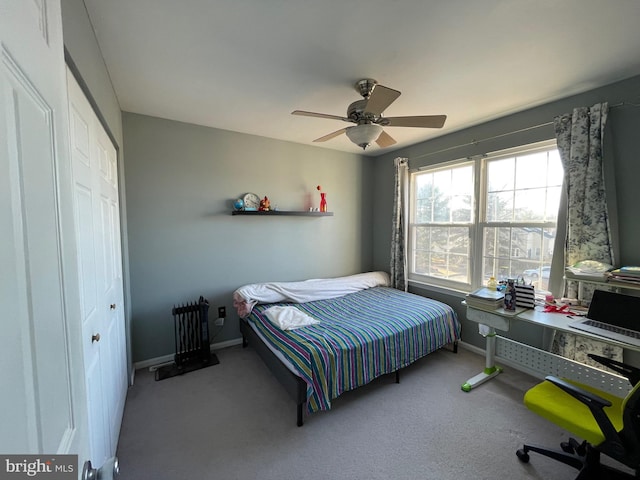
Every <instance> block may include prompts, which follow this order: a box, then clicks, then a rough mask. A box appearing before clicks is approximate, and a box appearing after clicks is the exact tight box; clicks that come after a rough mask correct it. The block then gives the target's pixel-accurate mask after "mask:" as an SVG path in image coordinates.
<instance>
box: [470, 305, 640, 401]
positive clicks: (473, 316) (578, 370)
mask: <svg viewBox="0 0 640 480" xmlns="http://www.w3.org/2000/svg"><path fill="white" fill-rule="evenodd" d="M467 319H468V320H470V321H472V322H476V323H479V324H482V325H485V326H486V328H487V335H486V339H487V344H486V350H485V356H486V359H485V360H486V362H485V369H484V370H483V371H482V372H481V373H479V374H478V375H475V376H474V377H472V378H470V379H469V380H467V381H466V382H465V383H463V384H462V387H461V388H462V390H463V391H465V392H469V391H471V390H472V389H473V388H475V387H477V386H478V385H480V384H482V383H484V382H486V381H487V380H489V379H491V378H493V377H495V376H496V375H498V374H500V373H501V372H502V368H500V367H498V366H496V365H495V356H496V339H497V334H496V329H498V330H502V331H505V332H506V331H509V329H510V327H511V323H512V322H521V321H523V322H528V323H532V324H535V325H539V326H541V327H544V330H543V332H544V333H543V335H544V337H543V344H544V347H545V350H541V349H537V348H535V347H531V346H528V345H524V344H521V343H518V342H515V341H513V340H509V339H506V338H505V339H503V340H504V341H505V342H506V343H507V344H508V345H509V348H512V349H528V350H527V355H526V356H527V358H529V357H535V359H536V360H535V361H536V363H541V364H542V365H543V368H548V369H549V370H551V371H548V372H544V373H543V374H550V375H556V376H564V377H567V378H570V379H572V380H576V381H580V382H582V383H587V384H590V383H593V382H594V381H596V382H597V383H598V385H597V386H598V387H599V388H602V387H603V385H602V384H603V383H607V384H610V385H609V387H608V388H606V390H608V391H610V392H611V393H614V394H616V395H620V393H621V391H622V392H623V393H624V391H625V390H627V391H628V390H629V387H630V386H629V385H628V381H627V380H626V379H625V378H624V377H622V376H619V375H615V374H609V373H607V372H604V371H602V370H600V369H597V368H593V367H590V366H588V365H583V364H580V363H578V362H575V361H573V360H569V359H566V358H563V357H559V356H558V355H554V354H552V353H550V352H549V350H550V348H551V342H552V341H553V336H554V334H555V332H556V331H561V332H569V333H574V334H578V335H581V336H584V337H588V338H592V339H595V340H599V341H601V342H606V343H609V344H612V345H617V346H620V347H623V348H625V349H629V350H636V351H640V348H639V347H636V346H634V345H630V344H627V343H623V342H619V341H617V340H612V339H608V338H604V337H601V336H599V335H594V334H592V333H589V332H583V331H578V330H576V329H574V328H571V327H570V326H569V324H570V323H571V322H573V321H574V320H575V318H571V317H570V316H568V315H566V314H564V313H547V312H544V311H543V310H542V309H541V308H540V307H536V308H535V309H523V308H519V309H517V310H516V311H515V312H509V311H506V310H504V309H502V308H500V309H497V310H491V311H487V310H480V309H478V308H473V307H470V306H467ZM500 338H502V337H500ZM524 366H525V367H526V366H527V365H524ZM541 373H542V372H541ZM585 378H586V379H587V381H585ZM594 386H596V385H594ZM623 396H624V395H623Z"/></svg>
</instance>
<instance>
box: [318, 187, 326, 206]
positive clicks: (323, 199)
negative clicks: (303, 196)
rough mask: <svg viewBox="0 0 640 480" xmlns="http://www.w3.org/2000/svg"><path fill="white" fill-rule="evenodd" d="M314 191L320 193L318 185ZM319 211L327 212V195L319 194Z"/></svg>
mask: <svg viewBox="0 0 640 480" xmlns="http://www.w3.org/2000/svg"><path fill="white" fill-rule="evenodd" d="M316 189H317V190H318V191H319V192H320V190H322V187H321V186H320V185H318V186H317V187H316ZM320 211H321V212H326V211H327V194H326V193H324V192H320Z"/></svg>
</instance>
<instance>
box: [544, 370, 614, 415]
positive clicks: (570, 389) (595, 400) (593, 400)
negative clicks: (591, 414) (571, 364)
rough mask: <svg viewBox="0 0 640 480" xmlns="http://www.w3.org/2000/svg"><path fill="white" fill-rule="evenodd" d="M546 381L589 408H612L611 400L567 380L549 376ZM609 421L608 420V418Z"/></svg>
mask: <svg viewBox="0 0 640 480" xmlns="http://www.w3.org/2000/svg"><path fill="white" fill-rule="evenodd" d="M545 380H547V381H548V382H551V383H553V384H554V385H556V386H557V387H559V388H561V389H562V390H564V391H565V392H567V393H568V394H569V395H571V396H572V397H574V398H575V399H576V400H580V401H581V402H582V403H584V404H585V405H586V406H587V407H590V406H591V405H593V406H595V407H597V408H600V409H602V408H604V407H610V406H611V402H610V401H609V400H606V399H604V398H602V397H600V396H598V395H596V394H595V393H591V392H589V391H587V390H584V389H582V388H580V387H578V386H576V385H574V384H573V383H569V382H567V381H565V380H562V379H561V378H558V377H554V376H552V375H549V376H547V377H545ZM607 420H608V418H607Z"/></svg>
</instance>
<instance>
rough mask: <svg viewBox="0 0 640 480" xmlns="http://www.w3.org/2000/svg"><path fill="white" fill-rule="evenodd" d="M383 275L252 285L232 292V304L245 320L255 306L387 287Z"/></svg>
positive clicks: (385, 278) (300, 301)
mask: <svg viewBox="0 0 640 480" xmlns="http://www.w3.org/2000/svg"><path fill="white" fill-rule="evenodd" d="M389 284H390V279H389V274H388V273H386V272H368V273H359V274H357V275H349V276H346V277H336V278H315V279H311V280H305V281H303V282H269V283H253V284H251V285H245V286H244V287H240V288H238V289H237V290H236V291H235V292H234V293H233V305H234V306H235V307H236V310H237V311H238V315H240V317H242V318H245V317H247V316H248V315H249V314H250V313H251V310H252V309H253V307H254V305H256V304H258V303H277V302H292V303H304V302H310V301H312V300H322V299H326V298H336V297H341V296H343V295H347V294H348V293H354V292H357V291H360V290H364V289H366V288H373V287H386V286H389Z"/></svg>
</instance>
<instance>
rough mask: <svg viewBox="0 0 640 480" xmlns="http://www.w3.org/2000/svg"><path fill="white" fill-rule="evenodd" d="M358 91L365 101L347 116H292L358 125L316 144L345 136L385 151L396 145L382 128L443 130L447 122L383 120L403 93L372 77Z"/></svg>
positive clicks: (357, 103)
mask: <svg viewBox="0 0 640 480" xmlns="http://www.w3.org/2000/svg"><path fill="white" fill-rule="evenodd" d="M355 89H356V91H357V92H358V93H359V94H360V95H362V96H363V97H364V99H363V100H357V101H355V102H353V103H352V104H351V105H349V107H348V108H347V116H346V117H341V116H339V115H328V114H325V113H315V112H305V111H303V110H294V111H293V112H291V114H292V115H302V116H305V117H318V118H328V119H331V120H342V121H343V122H349V123H355V124H356V125H355V126H353V127H345V128H341V129H340V130H336V131H335V132H332V133H329V134H328V135H325V136H323V137H320V138H316V139H315V140H314V142H326V141H327V140H331V139H332V138H335V137H337V136H338V135H342V134H343V133H345V134H346V135H347V137H349V140H351V141H352V142H353V143H355V144H356V145H358V146H359V147H362V149H363V150H365V149H366V148H367V147H368V146H369V145H371V143H372V142H376V143H377V144H378V145H379V146H380V147H382V148H384V147H389V146H391V145H393V144H394V143H396V141H395V140H394V139H393V138H392V137H391V135H389V134H388V133H386V132H385V131H384V130H383V128H382V127H420V128H442V126H443V125H444V122H445V120H446V119H447V116H446V115H420V116H413V117H383V116H382V112H384V111H385V109H386V108H387V107H388V106H389V105H391V104H392V103H393V102H394V101H395V100H396V99H397V98H398V97H399V96H400V92H399V91H398V90H393V89H392V88H389V87H385V86H384V85H379V84H378V82H376V81H375V80H373V79H371V78H365V79H363V80H360V81H358V82H356V84H355Z"/></svg>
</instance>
